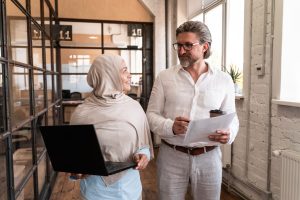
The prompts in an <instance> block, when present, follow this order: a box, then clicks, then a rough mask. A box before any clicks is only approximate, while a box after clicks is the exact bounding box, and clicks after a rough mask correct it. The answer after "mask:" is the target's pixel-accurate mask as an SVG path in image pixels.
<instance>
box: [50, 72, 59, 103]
mask: <svg viewBox="0 0 300 200" xmlns="http://www.w3.org/2000/svg"><path fill="white" fill-rule="evenodd" d="M53 81H54V82H53V83H54V84H53V87H54V88H53V89H52V90H54V98H55V100H57V99H58V98H59V97H58V92H57V75H54V78H53Z"/></svg>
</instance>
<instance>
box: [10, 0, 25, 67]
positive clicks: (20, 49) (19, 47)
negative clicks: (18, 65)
mask: <svg viewBox="0 0 300 200" xmlns="http://www.w3.org/2000/svg"><path fill="white" fill-rule="evenodd" d="M6 3H7V16H8V17H7V23H8V26H7V27H9V30H8V33H9V35H8V44H9V46H10V47H11V48H9V50H10V52H9V53H8V55H9V59H12V60H15V61H18V62H23V63H27V64H28V58H27V57H28V50H27V46H28V41H27V34H28V33H27V32H28V31H27V23H26V17H25V15H24V14H23V13H22V12H21V11H20V10H19V9H18V8H17V7H16V6H15V4H14V3H12V1H6Z"/></svg>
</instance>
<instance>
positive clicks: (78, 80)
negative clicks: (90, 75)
mask: <svg viewBox="0 0 300 200" xmlns="http://www.w3.org/2000/svg"><path fill="white" fill-rule="evenodd" d="M86 76H87V75H75V74H74V75H62V88H64V89H67V90H70V91H71V92H81V93H89V92H91V91H92V88H91V87H90V86H89V85H88V83H87V81H86Z"/></svg>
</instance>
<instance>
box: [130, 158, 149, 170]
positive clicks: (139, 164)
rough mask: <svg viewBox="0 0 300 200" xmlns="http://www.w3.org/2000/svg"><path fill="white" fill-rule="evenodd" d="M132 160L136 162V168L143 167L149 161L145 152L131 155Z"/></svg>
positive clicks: (140, 168)
mask: <svg viewBox="0 0 300 200" xmlns="http://www.w3.org/2000/svg"><path fill="white" fill-rule="evenodd" d="M133 160H134V162H136V163H137V167H136V168H135V169H137V170H142V169H145V168H146V167H147V165H148V162H149V160H148V158H147V156H146V155H145V154H135V155H134V156H133Z"/></svg>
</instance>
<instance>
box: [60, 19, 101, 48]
mask: <svg viewBox="0 0 300 200" xmlns="http://www.w3.org/2000/svg"><path fill="white" fill-rule="evenodd" d="M60 24H61V25H71V26H72V41H60V45H61V46H81V47H101V24H100V23H85V22H62V21H61V22H60ZM69 34H70V33H69ZM67 36H68V32H67V31H66V32H60V37H61V39H62V40H64V39H67Z"/></svg>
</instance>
